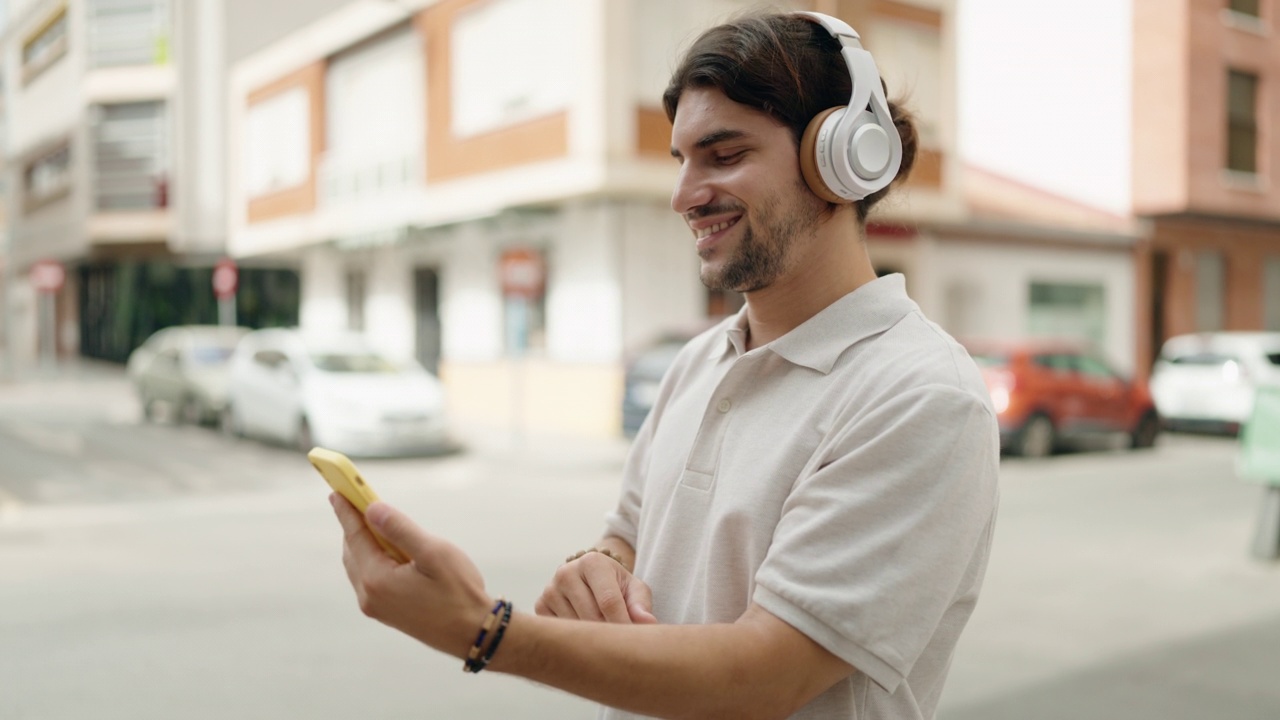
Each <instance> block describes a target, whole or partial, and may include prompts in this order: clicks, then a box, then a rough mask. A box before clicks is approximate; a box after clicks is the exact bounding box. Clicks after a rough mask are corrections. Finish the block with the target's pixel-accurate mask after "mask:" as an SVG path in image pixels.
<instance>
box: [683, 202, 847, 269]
mask: <svg viewBox="0 0 1280 720" xmlns="http://www.w3.org/2000/svg"><path fill="white" fill-rule="evenodd" d="M823 207H824V205H823V203H822V201H821V200H820V199H819V198H817V197H814V196H813V195H811V194H810V193H809V190H808V188H807V187H806V186H805V185H804V184H803V183H799V184H797V185H796V187H795V188H793V189H792V190H791V191H790V192H788V191H786V190H783V191H780V192H778V193H777V194H776V195H774V196H773V197H771V198H768V199H766V200H765V201H764V202H763V203H761V204H760V205H758V206H757V207H756V209H755V212H754V213H752V212H747V213H746V214H745V215H744V216H743V217H742V219H741V220H739V221H738V222H739V224H743V225H744V227H743V229H742V238H741V239H740V240H739V241H738V244H737V246H736V247H734V248H733V249H732V254H730V255H729V257H727V258H726V259H725V262H724V265H723V266H721V267H719V268H713V267H710V266H708V265H703V267H702V271H701V272H700V274H699V277H700V278H701V280H702V284H703V285H706V286H707V287H708V288H710V289H712V290H732V291H734V292H740V293H749V292H755V291H756V290H763V289H764V288H767V287H769V286H770V285H772V284H773V283H774V281H775V280H777V279H778V277H780V276H781V275H782V274H783V273H784V272H786V271H787V270H788V269H790V267H791V265H792V263H793V258H792V253H791V249H792V248H793V247H794V245H795V241H796V238H798V237H799V236H800V235H801V234H802V233H807V232H812V231H813V228H814V227H815V226H816V225H817V224H818V220H819V218H820V217H821V215H822V209H823ZM741 209H742V208H741V206H738V207H727V206H718V207H709V208H706V210H705V213H702V214H706V215H712V214H717V213H722V212H725V211H734V210H741ZM700 255H701V254H700ZM703 259H704V260H705V259H706V258H705V257H704V258H703Z"/></svg>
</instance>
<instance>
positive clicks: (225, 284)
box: [213, 258, 240, 300]
mask: <svg viewBox="0 0 1280 720" xmlns="http://www.w3.org/2000/svg"><path fill="white" fill-rule="evenodd" d="M238 287H240V271H239V270H238V269H236V263H235V261H234V260H232V259H231V258H223V259H221V260H219V261H218V264H217V265H214V266H213V294H214V295H215V296H216V297H217V298H218V299H219V300H222V299H225V298H229V297H233V296H234V295H235V294H236V289H237V288H238Z"/></svg>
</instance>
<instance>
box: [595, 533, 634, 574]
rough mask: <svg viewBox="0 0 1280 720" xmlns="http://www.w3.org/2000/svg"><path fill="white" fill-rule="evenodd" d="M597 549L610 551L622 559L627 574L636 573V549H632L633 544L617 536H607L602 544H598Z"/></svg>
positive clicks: (601, 541)
mask: <svg viewBox="0 0 1280 720" xmlns="http://www.w3.org/2000/svg"><path fill="white" fill-rule="evenodd" d="M596 547H598V548H603V549H605V550H608V551H609V552H612V553H613V554H615V555H617V556H618V557H620V558H622V564H623V566H624V567H626V568H627V572H635V570H636V549H635V548H633V547H631V543H629V542H627V541H626V540H623V539H622V538H620V537H618V536H617V535H605V536H604V537H603V538H601V539H600V542H598V543H596Z"/></svg>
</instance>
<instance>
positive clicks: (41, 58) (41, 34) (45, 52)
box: [22, 6, 67, 82]
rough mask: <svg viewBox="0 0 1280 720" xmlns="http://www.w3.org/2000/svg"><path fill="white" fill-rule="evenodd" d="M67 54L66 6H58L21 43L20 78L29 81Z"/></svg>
mask: <svg viewBox="0 0 1280 720" xmlns="http://www.w3.org/2000/svg"><path fill="white" fill-rule="evenodd" d="M66 54H67V8H66V7H65V6H63V7H61V8H59V9H58V10H57V11H56V12H55V13H54V14H53V15H51V16H50V17H49V19H48V20H46V21H45V22H44V24H43V25H41V26H40V27H38V28H37V29H36V31H35V32H34V33H32V34H31V35H30V36H29V37H28V38H27V40H26V41H25V42H23V43H22V79H23V81H24V82H30V81H31V80H32V79H33V78H35V77H36V76H37V75H39V74H40V73H41V72H43V71H44V70H45V68H47V67H49V66H50V65H52V64H54V63H55V62H57V60H58V58H60V57H62V56H63V55H66Z"/></svg>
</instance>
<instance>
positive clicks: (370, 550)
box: [329, 493, 493, 658]
mask: <svg viewBox="0 0 1280 720" xmlns="http://www.w3.org/2000/svg"><path fill="white" fill-rule="evenodd" d="M329 500H330V502H331V503H332V504H333V510H334V512H335V513H336V514H337V516H338V521H339V522H341V523H342V528H343V532H344V535H345V537H344V539H343V544H342V564H343V566H344V567H346V569H347V578H348V579H349V580H350V581H351V586H352V587H353V588H355V591H356V598H357V599H358V600H359V602H360V609H361V611H363V612H364V614H365V615H368V616H369V617H371V618H374V619H375V620H378V621H379V622H382V623H384V624H386V625H389V626H391V627H393V628H395V629H397V630H400V631H401V632H404V633H406V634H408V635H410V636H412V637H415V638H417V639H418V640H421V641H422V642H424V643H426V644H427V645H429V646H431V647H433V648H435V649H436V650H439V651H441V652H445V653H448V654H450V655H453V656H454V657H459V658H461V657H465V656H466V654H467V652H468V651H469V650H470V649H471V643H472V642H473V641H474V640H475V636H476V631H477V629H478V628H479V627H480V624H481V623H482V622H483V621H484V619H485V616H486V615H487V614H488V613H489V609H490V608H491V607H492V606H493V601H492V600H491V599H490V598H489V596H488V594H486V593H485V591H484V578H483V577H482V576H481V575H480V571H479V569H477V568H476V566H475V563H473V562H471V559H470V558H469V557H467V556H466V554H465V553H463V552H462V551H461V550H460V549H458V547H456V546H455V545H453V544H451V543H449V542H446V541H444V540H442V539H440V538H437V537H434V536H432V535H429V534H427V533H426V532H425V531H423V530H422V528H420V527H418V525H416V524H415V523H414V522H413V521H412V520H410V519H409V518H408V516H406V515H405V514H404V513H402V512H400V511H399V510H396V509H395V508H393V507H391V506H390V505H387V504H386V503H383V502H377V503H374V504H372V505H370V506H369V509H368V511H367V512H366V514H365V515H364V516H363V517H361V515H360V511H359V510H356V509H355V508H354V507H352V505H351V503H349V502H347V501H346V500H345V499H344V498H343V497H342V496H340V495H338V494H337V493H333V494H332V495H330V496H329ZM366 520H367V521H368V522H369V524H370V525H372V526H373V527H375V528H376V529H377V530H378V532H379V533H381V534H382V536H383V537H385V538H386V539H387V540H389V541H391V544H393V545H395V546H396V547H397V548H399V549H400V550H401V551H402V552H404V554H405V555H407V556H408V557H409V558H410V562H408V563H403V564H402V563H398V562H396V561H395V560H394V559H392V558H391V556H389V555H387V553H386V551H384V550H383V549H382V547H381V546H379V545H378V542H377V540H375V539H374V537H373V533H371V532H370V531H369V527H368V526H367V525H365V522H366Z"/></svg>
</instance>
